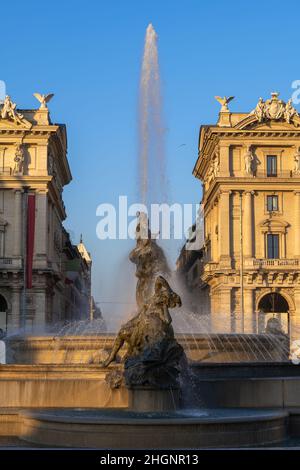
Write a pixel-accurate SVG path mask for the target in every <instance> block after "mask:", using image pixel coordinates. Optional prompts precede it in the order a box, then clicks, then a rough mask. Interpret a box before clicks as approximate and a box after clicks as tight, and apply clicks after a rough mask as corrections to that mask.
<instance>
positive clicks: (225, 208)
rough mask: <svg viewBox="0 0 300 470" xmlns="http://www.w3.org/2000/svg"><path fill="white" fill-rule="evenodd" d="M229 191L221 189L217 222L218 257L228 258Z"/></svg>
mask: <svg viewBox="0 0 300 470" xmlns="http://www.w3.org/2000/svg"><path fill="white" fill-rule="evenodd" d="M229 196H230V191H221V193H220V197H219V204H218V209H219V214H218V215H219V217H218V218H219V221H218V222H219V223H218V241H219V259H220V261H222V259H223V260H224V259H225V260H229V257H230V212H229Z"/></svg>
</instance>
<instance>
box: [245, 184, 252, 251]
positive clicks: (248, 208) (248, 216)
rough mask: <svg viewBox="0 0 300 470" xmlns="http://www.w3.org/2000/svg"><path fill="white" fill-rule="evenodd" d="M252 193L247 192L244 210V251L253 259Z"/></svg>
mask: <svg viewBox="0 0 300 470" xmlns="http://www.w3.org/2000/svg"><path fill="white" fill-rule="evenodd" d="M252 225H253V224H252V192H251V191H245V198H244V210H243V249H244V256H245V257H246V258H247V257H248V258H251V257H252V246H253V240H252V237H253V235H252Z"/></svg>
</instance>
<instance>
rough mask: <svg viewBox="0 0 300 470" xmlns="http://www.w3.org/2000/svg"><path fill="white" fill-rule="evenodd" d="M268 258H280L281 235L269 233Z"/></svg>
mask: <svg viewBox="0 0 300 470" xmlns="http://www.w3.org/2000/svg"><path fill="white" fill-rule="evenodd" d="M267 258H268V259H278V258H279V235H278V234H273V233H268V234H267Z"/></svg>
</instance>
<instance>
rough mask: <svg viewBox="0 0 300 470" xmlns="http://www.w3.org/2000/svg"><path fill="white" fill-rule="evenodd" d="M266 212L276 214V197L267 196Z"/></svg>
mask: <svg viewBox="0 0 300 470" xmlns="http://www.w3.org/2000/svg"><path fill="white" fill-rule="evenodd" d="M267 211H268V212H276V211H278V196H273V195H270V196H267Z"/></svg>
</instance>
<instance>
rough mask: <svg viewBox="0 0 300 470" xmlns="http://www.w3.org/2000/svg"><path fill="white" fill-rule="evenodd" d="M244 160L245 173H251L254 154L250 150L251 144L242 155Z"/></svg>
mask: <svg viewBox="0 0 300 470" xmlns="http://www.w3.org/2000/svg"><path fill="white" fill-rule="evenodd" d="M244 160H245V172H246V173H247V175H253V170H254V168H253V163H254V156H253V154H252V151H251V146H249V147H248V148H247V152H246V153H245V155H244Z"/></svg>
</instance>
